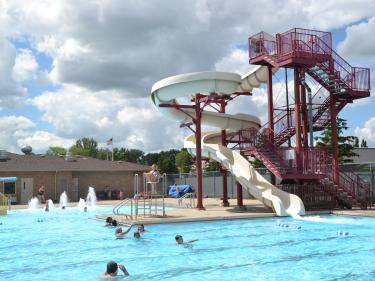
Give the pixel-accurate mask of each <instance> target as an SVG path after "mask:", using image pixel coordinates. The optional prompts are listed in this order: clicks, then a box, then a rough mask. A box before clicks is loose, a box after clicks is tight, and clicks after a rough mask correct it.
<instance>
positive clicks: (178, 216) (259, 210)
mask: <svg viewBox="0 0 375 281" xmlns="http://www.w3.org/2000/svg"><path fill="white" fill-rule="evenodd" d="M120 202H121V201H119V200H108V201H98V202H97V204H98V205H104V206H105V205H111V206H115V205H116V204H118V203H120ZM229 202H230V206H229V207H223V206H221V200H219V199H217V198H204V199H203V205H204V207H205V210H197V209H195V208H182V207H179V206H178V201H177V199H175V198H165V205H166V207H171V208H174V209H172V210H166V216H164V217H162V216H152V217H141V216H138V217H137V219H133V220H131V223H134V224H141V223H142V224H160V223H179V222H197V221H212V220H234V219H255V218H267V217H275V216H276V215H275V213H273V212H272V210H271V209H269V208H267V207H265V206H264V205H263V204H262V203H261V202H259V201H258V200H252V199H244V205H245V207H246V208H243V209H238V208H237V207H236V203H237V202H236V200H235V199H230V200H229ZM76 205H77V203H70V206H76ZM27 207H28V206H27V205H12V209H13V210H15V209H27ZM322 214H333V215H338V216H361V217H375V206H373V207H372V209H370V210H359V209H354V210H323V211H310V212H306V215H322ZM108 216H111V217H113V218H115V219H117V220H119V221H127V222H129V220H128V219H127V216H126V215H114V214H113V213H109V214H105V215H97V216H96V218H97V219H100V220H105V218H106V217H108Z"/></svg>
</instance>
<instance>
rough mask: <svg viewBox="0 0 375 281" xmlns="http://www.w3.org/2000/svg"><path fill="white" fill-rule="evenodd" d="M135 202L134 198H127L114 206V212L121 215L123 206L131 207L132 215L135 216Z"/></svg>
mask: <svg viewBox="0 0 375 281" xmlns="http://www.w3.org/2000/svg"><path fill="white" fill-rule="evenodd" d="M133 203H134V202H133V199H132V198H126V199H124V200H122V201H121V202H120V203H118V204H117V205H115V206H114V207H113V213H114V214H115V215H120V214H121V213H120V209H121V208H123V207H130V217H131V218H133Z"/></svg>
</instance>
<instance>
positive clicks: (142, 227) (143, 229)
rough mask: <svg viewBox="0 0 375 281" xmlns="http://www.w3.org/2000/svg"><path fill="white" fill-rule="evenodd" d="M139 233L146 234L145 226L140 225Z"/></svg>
mask: <svg viewBox="0 0 375 281" xmlns="http://www.w3.org/2000/svg"><path fill="white" fill-rule="evenodd" d="M138 232H139V233H142V232H145V226H144V225H143V224H140V225H138Z"/></svg>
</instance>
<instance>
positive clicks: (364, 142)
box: [361, 139, 367, 147]
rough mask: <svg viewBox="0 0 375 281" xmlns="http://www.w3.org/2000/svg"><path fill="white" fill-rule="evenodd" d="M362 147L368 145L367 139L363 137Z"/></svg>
mask: <svg viewBox="0 0 375 281" xmlns="http://www.w3.org/2000/svg"><path fill="white" fill-rule="evenodd" d="M361 147H367V141H366V140H364V139H362V142H361Z"/></svg>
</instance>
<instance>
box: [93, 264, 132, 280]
mask: <svg viewBox="0 0 375 281" xmlns="http://www.w3.org/2000/svg"><path fill="white" fill-rule="evenodd" d="M119 268H120V269H121V271H122V272H123V273H124V275H125V276H129V272H128V271H127V270H126V268H125V266H124V265H122V264H117V263H116V262H114V261H109V262H108V263H107V271H106V272H103V273H102V274H101V275H100V278H101V279H115V278H116V279H117V278H118V277H119V276H118V275H117V272H118V269H119Z"/></svg>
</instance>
